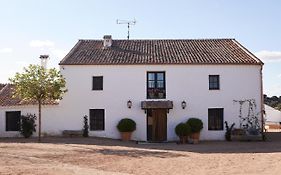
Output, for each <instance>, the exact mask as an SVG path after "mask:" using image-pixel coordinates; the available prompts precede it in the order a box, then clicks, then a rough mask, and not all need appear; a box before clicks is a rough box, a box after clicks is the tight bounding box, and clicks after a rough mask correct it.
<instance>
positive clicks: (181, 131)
mask: <svg viewBox="0 0 281 175" xmlns="http://www.w3.org/2000/svg"><path fill="white" fill-rule="evenodd" d="M175 132H176V134H177V136H179V137H181V136H188V135H190V134H191V127H190V126H189V124H187V123H179V124H178V125H177V126H176V128H175Z"/></svg>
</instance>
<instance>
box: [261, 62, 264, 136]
mask: <svg viewBox="0 0 281 175" xmlns="http://www.w3.org/2000/svg"><path fill="white" fill-rule="evenodd" d="M262 69H263V64H262V65H261V68H260V90H261V91H260V93H261V127H262V137H263V139H264V112H265V111H264V97H263V75H262Z"/></svg>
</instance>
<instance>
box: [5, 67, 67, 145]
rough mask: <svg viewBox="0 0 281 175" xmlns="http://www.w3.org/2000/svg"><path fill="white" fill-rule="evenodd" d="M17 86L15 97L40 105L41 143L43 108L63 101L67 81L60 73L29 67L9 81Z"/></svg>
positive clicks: (39, 129) (39, 138)
mask: <svg viewBox="0 0 281 175" xmlns="http://www.w3.org/2000/svg"><path fill="white" fill-rule="evenodd" d="M9 80H10V82H11V83H12V84H14V85H15V88H14V94H13V96H14V97H17V98H20V99H22V100H26V101H31V102H32V101H36V102H37V104H38V119H39V121H38V140H39V142H40V141H41V107H42V105H44V104H46V103H47V102H50V101H56V100H60V99H62V96H63V94H64V93H65V92H66V88H65V79H64V78H63V77H62V75H61V74H60V72H59V71H58V70H56V69H55V68H53V69H45V68H44V67H43V66H39V65H29V67H28V68H24V72H23V73H16V75H15V77H14V78H10V79H9Z"/></svg>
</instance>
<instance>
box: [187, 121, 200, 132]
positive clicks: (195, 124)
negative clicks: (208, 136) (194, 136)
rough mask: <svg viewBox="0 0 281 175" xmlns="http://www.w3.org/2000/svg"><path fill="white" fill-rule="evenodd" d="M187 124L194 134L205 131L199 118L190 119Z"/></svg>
mask: <svg viewBox="0 0 281 175" xmlns="http://www.w3.org/2000/svg"><path fill="white" fill-rule="evenodd" d="M186 123H187V124H189V126H190V127H191V132H192V133H197V132H200V131H201V130H202V129H203V122H202V120H200V119H199V118H190V119H188V120H187V122H186Z"/></svg>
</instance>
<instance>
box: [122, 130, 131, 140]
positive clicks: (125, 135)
mask: <svg viewBox="0 0 281 175" xmlns="http://www.w3.org/2000/svg"><path fill="white" fill-rule="evenodd" d="M120 133H121V139H122V141H129V140H131V135H132V132H120Z"/></svg>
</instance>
